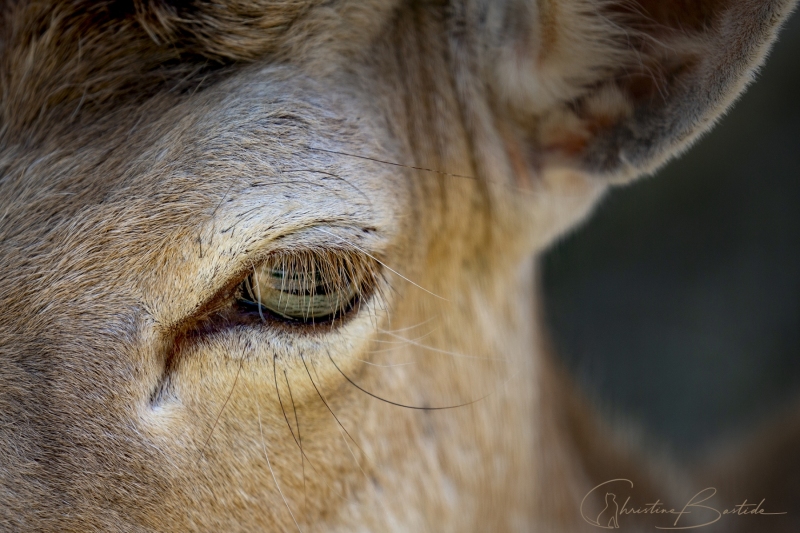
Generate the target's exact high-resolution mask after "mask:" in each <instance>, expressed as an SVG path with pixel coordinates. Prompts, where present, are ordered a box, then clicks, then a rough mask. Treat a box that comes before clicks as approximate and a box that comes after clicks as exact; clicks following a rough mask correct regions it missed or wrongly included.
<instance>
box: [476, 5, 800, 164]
mask: <svg viewBox="0 0 800 533" xmlns="http://www.w3.org/2000/svg"><path fill="white" fill-rule="evenodd" d="M515 3H516V4H520V3H526V4H530V5H533V4H532V3H528V2H524V0H519V1H518V2H514V1H509V2H506V3H505V4H515ZM793 4H794V1H793V0H560V1H558V0H539V1H538V2H536V3H535V7H531V8H530V9H529V11H530V13H531V14H530V15H528V16H527V18H526V19H524V20H527V21H528V22H527V24H534V27H531V28H529V29H528V34H525V33H524V32H522V31H519V30H518V28H519V25H520V22H519V20H521V19H523V17H519V16H516V21H515V23H514V26H513V27H514V28H517V29H515V30H514V31H513V32H509V35H512V37H510V38H505V39H503V38H497V36H496V35H495V36H494V37H493V38H491V39H489V42H492V43H502V44H499V45H497V46H498V47H499V49H498V48H496V49H495V50H494V53H493V54H492V53H491V52H490V53H489V54H487V57H490V58H491V62H492V65H491V66H490V67H489V69H488V72H491V73H492V75H493V76H494V79H492V80H487V81H488V83H487V85H489V87H490V88H491V89H492V92H493V94H494V97H495V107H496V109H498V112H499V114H500V115H501V116H502V120H504V121H506V122H507V123H510V124H512V125H513V126H514V127H513V129H514V130H516V131H519V132H520V139H522V140H521V142H523V143H524V144H526V145H527V147H528V150H529V153H531V154H532V160H533V161H535V162H536V164H537V165H546V166H565V167H570V168H575V169H579V170H583V171H588V172H591V173H593V174H596V175H603V176H605V177H608V178H618V179H628V178H630V177H633V176H635V175H638V174H641V173H643V172H647V171H651V170H652V169H653V168H654V167H655V166H657V165H659V164H660V163H662V162H663V161H665V160H666V159H667V158H668V157H669V156H670V155H672V154H674V153H676V152H678V151H679V150H681V149H682V148H683V147H685V146H687V145H688V144H689V143H690V142H691V141H693V140H694V139H696V138H697V136H698V135H699V134H700V133H702V132H703V131H705V130H706V129H707V128H708V127H709V126H710V125H712V124H713V122H714V120H715V119H716V118H717V117H718V116H719V115H721V113H722V112H723V111H724V110H725V109H726V108H727V107H728V106H729V105H730V104H731V102H732V101H733V100H734V99H735V98H736V96H737V95H738V94H739V93H740V92H741V91H742V90H743V89H744V87H745V86H746V85H747V83H749V82H750V81H751V80H752V78H753V72H754V70H755V68H756V67H757V66H758V65H759V64H760V63H761V61H762V59H763V57H764V56H765V54H766V52H767V50H768V48H769V45H770V44H771V42H772V41H773V40H774V37H775V34H776V31H777V29H778V26H779V25H780V22H781V21H782V20H783V19H785V17H786V16H787V15H788V13H789V12H790V11H791V8H792V7H793ZM520 12H521V11H519V10H517V11H516V13H517V14H518V13H520ZM484 48H486V47H484ZM489 48H490V49H491V47H489Z"/></svg>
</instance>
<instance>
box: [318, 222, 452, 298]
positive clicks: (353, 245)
mask: <svg viewBox="0 0 800 533" xmlns="http://www.w3.org/2000/svg"><path fill="white" fill-rule="evenodd" d="M317 229H318V230H319V231H321V232H322V233H327V234H328V235H330V236H331V237H335V238H337V239H339V240H340V241H342V242H344V243H346V244H347V245H348V246H352V247H353V248H355V249H356V250H358V251H359V252H361V253H362V254H364V255H366V256H367V257H369V258H370V259H372V260H373V261H376V262H377V263H379V264H380V265H381V266H383V267H384V268H385V269H387V270H388V271H390V272H392V273H393V274H397V275H398V276H400V277H401V278H402V279H404V280H405V281H407V282H409V283H410V284H412V285H413V286H415V287H417V288H418V289H421V290H423V291H425V292H427V293H428V294H430V295H431V296H435V297H436V298H439V299H440V300H444V301H445V302H447V301H449V300H448V299H447V298H445V297H444V296H439V295H438V294H436V293H435V292H432V291H429V290H428V289H426V288H425V287H423V286H422V285H419V284H418V283H414V282H413V281H411V280H410V279H408V278H407V277H405V276H404V275H402V274H401V273H399V272H398V271H396V270H394V269H393V268H391V267H390V266H388V265H387V264H386V263H383V262H381V261H380V260H378V259H376V258H375V257H373V256H372V255H370V254H369V253H367V252H366V251H364V250H362V249H361V248H359V247H358V246H356V245H355V244H353V243H351V242H349V241H347V240H346V239H343V238H341V237H339V236H338V235H336V234H335V233H331V232H330V231H325V230H324V229H322V228H317Z"/></svg>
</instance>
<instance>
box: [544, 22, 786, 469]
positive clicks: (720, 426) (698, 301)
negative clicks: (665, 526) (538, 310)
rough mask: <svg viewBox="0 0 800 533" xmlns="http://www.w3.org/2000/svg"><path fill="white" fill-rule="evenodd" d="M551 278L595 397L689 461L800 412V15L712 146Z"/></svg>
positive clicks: (683, 162) (550, 309) (667, 172)
mask: <svg viewBox="0 0 800 533" xmlns="http://www.w3.org/2000/svg"><path fill="white" fill-rule="evenodd" d="M543 267H544V268H543V281H544V288H545V291H544V292H545V305H546V311H547V315H548V319H549V322H550V326H551V331H552V335H553V337H554V342H555V344H556V346H557V348H558V350H559V352H560V353H561V355H562V356H563V358H564V360H565V361H566V363H567V364H568V366H569V368H570V369H571V370H572V371H573V372H574V374H575V375H576V376H577V377H578V379H579V380H580V381H581V382H582V384H583V386H584V389H585V390H587V392H588V393H589V395H590V397H592V398H593V399H594V400H595V401H596V402H598V403H599V404H600V405H602V406H603V407H604V408H606V409H608V410H610V411H613V412H615V413H621V414H622V416H623V417H624V418H628V419H632V420H634V421H636V422H638V423H640V424H641V425H642V426H644V428H645V429H646V430H649V432H650V433H651V434H652V435H655V436H656V437H658V438H660V439H663V440H664V441H665V442H666V443H667V445H668V446H669V447H670V448H672V451H673V452H674V453H675V454H676V455H678V456H679V457H680V456H682V457H685V458H692V457H693V456H696V452H699V451H700V450H703V449H704V448H705V447H707V446H709V445H710V444H712V443H713V442H718V441H720V440H725V439H728V438H731V437H733V436H735V435H737V434H739V433H740V432H741V431H744V430H743V428H746V427H748V426H752V425H753V424H755V423H757V422H758V421H759V420H765V419H768V418H770V417H771V416H773V415H774V414H775V413H778V412H780V409H781V408H782V407H784V408H785V407H786V406H787V405H789V404H790V402H792V401H796V402H797V404H798V405H800V16H798V14H797V13H795V14H794V16H793V17H792V18H791V20H790V21H789V23H788V25H787V27H786V28H785V29H784V31H783V33H782V34H781V37H780V39H779V41H778V43H777V45H776V46H775V48H774V50H773V52H772V53H771V54H770V56H769V58H768V60H767V63H766V66H765V67H764V68H763V69H762V71H761V73H760V75H759V76H758V80H757V82H756V83H755V84H754V85H753V86H751V87H750V89H749V90H748V91H747V92H746V93H745V95H744V96H743V97H742V98H741V99H740V100H739V101H738V102H737V103H736V105H735V106H734V107H733V109H732V110H731V111H730V112H729V113H728V114H727V116H725V117H724V118H723V119H722V120H721V121H720V122H719V123H718V125H717V126H716V128H715V129H714V130H713V131H712V132H711V133H710V134H708V135H706V136H705V137H704V138H703V139H701V141H700V142H698V143H697V144H696V145H695V146H694V147H693V148H692V149H691V150H690V151H689V152H688V153H687V154H685V155H684V156H683V157H681V158H679V159H677V160H675V161H672V162H671V163H670V164H669V165H667V166H666V167H665V168H663V169H662V170H661V171H660V172H658V173H657V174H656V175H655V176H652V177H648V178H644V179H641V180H640V181H638V182H636V183H634V184H633V185H630V186H627V187H622V188H617V189H615V190H613V191H612V192H611V193H610V194H609V195H608V196H607V197H606V199H605V200H604V201H603V202H602V204H601V205H600V206H599V208H598V209H597V211H596V212H595V214H594V215H593V216H592V217H591V218H590V219H589V220H588V221H587V223H585V224H584V225H582V226H581V227H579V228H578V229H577V230H576V231H574V232H573V233H572V234H570V235H568V236H567V237H566V238H564V239H562V241H561V242H559V243H557V244H556V245H555V246H554V247H553V248H552V249H551V251H550V252H549V253H548V254H547V255H546V256H545V257H544V259H543ZM798 453H800V451H798Z"/></svg>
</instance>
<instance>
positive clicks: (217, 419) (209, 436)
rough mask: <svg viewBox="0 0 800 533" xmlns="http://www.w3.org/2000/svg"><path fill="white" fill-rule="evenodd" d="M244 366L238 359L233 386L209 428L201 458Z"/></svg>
mask: <svg viewBox="0 0 800 533" xmlns="http://www.w3.org/2000/svg"><path fill="white" fill-rule="evenodd" d="M243 365H244V359H239V368H238V370H236V377H235V378H233V385H231V390H230V391H229V392H228V397H227V398H225V403H223V404H222V409H220V410H219V414H217V418H216V419H215V420H214V424H213V425H212V426H211V432H210V433H209V434H208V438H206V441H205V443H203V447H202V448H201V449H200V456H199V457H198V460H200V458H201V457H203V454H204V453H205V452H206V446H208V443H209V441H211V436H212V435H213V434H214V430H215V429H216V428H217V423H219V419H220V417H221V416H222V413H223V411H225V407H227V405H228V401H230V399H231V395H232V394H233V389H235V388H236V383H238V381H239V374H241V372H242V366H243Z"/></svg>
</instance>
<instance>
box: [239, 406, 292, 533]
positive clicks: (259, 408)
mask: <svg viewBox="0 0 800 533" xmlns="http://www.w3.org/2000/svg"><path fill="white" fill-rule="evenodd" d="M250 392H251V394H252V391H250ZM254 396H255V399H256V412H257V413H258V431H259V432H260V433H261V449H263V450H264V459H266V460H267V466H268V467H269V472H270V474H272V481H274V482H275V487H276V488H277V489H278V494H280V495H281V499H282V500H283V504H284V505H285V506H286V510H287V511H289V515H290V516H291V517H292V521H293V522H294V525H295V526H296V527H297V531H299V532H300V533H303V530H302V529H300V525H299V524H298V523H297V520H296V519H295V517H294V513H293V512H292V509H291V507H289V502H287V501H286V497H285V496H284V495H283V491H282V490H281V486H280V485H279V484H278V478H276V477H275V471H274V470H273V469H272V463H271V462H270V460H269V454H267V444H266V442H265V441H264V427H263V426H262V425H261V402H260V401H259V399H258V395H257V394H256V395H254Z"/></svg>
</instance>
